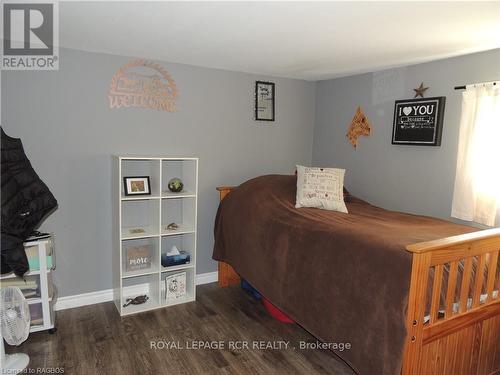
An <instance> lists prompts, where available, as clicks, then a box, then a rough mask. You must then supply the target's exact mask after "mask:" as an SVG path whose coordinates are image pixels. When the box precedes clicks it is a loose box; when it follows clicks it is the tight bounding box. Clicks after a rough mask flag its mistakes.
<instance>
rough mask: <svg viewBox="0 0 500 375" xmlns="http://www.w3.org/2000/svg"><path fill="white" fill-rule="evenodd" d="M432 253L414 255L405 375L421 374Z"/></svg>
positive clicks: (405, 353)
mask: <svg viewBox="0 0 500 375" xmlns="http://www.w3.org/2000/svg"><path fill="white" fill-rule="evenodd" d="M430 255H431V254H430V253H424V254H413V261H412V271H411V282H410V293H409V296H408V311H407V313H406V329H407V331H408V334H407V336H406V341H405V352H404V357H403V371H402V374H403V375H411V374H415V375H418V374H420V370H419V369H420V358H421V352H422V339H423V328H424V322H423V321H422V317H423V316H424V315H425V303H426V292H427V280H428V277H429V266H430V260H431V258H430Z"/></svg>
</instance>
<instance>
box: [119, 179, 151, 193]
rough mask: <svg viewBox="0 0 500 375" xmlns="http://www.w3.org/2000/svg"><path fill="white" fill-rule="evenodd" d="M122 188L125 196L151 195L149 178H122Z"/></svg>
mask: <svg viewBox="0 0 500 375" xmlns="http://www.w3.org/2000/svg"><path fill="white" fill-rule="evenodd" d="M123 188H124V191H125V195H126V196H131V195H151V189H150V187H149V176H137V177H123Z"/></svg>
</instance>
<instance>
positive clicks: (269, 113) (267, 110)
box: [255, 81, 275, 121]
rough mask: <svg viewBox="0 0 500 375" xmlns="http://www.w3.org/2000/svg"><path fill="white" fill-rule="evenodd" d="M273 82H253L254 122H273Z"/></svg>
mask: <svg viewBox="0 0 500 375" xmlns="http://www.w3.org/2000/svg"><path fill="white" fill-rule="evenodd" d="M274 98H275V84H274V82H264V81H256V82H255V120H256V121H274V107H275V105H274Z"/></svg>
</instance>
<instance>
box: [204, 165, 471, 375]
mask: <svg viewBox="0 0 500 375" xmlns="http://www.w3.org/2000/svg"><path fill="white" fill-rule="evenodd" d="M295 192H296V177H295V176H281V175H268V176H262V177H258V178H255V179H252V180H250V181H248V182H246V183H244V184H242V185H241V186H240V187H238V189H236V190H235V191H234V192H232V193H231V194H229V195H228V196H227V197H226V198H225V199H224V200H223V201H222V203H221V205H220V207H219V211H218V214H217V218H216V222H215V247H214V253H213V258H214V259H216V260H221V261H224V262H227V263H229V264H230V265H231V266H233V267H234V269H235V270H236V272H238V273H239V274H240V275H241V277H243V278H245V279H246V280H248V281H249V282H250V284H252V285H253V286H254V287H255V288H256V289H257V290H258V291H259V292H261V293H262V294H263V295H264V296H265V297H266V298H268V299H269V300H270V301H271V302H272V303H273V304H275V305H276V306H277V307H279V308H280V309H281V310H283V311H284V312H285V313H286V314H288V315H289V316H290V317H291V318H293V319H294V320H295V321H296V322H297V323H299V324H300V325H302V326H303V327H304V328H305V329H306V330H308V331H309V332H311V333H312V334H313V335H314V336H316V337H317V338H318V339H320V340H322V341H325V342H329V343H350V344H351V349H350V350H344V351H343V352H337V354H338V355H339V356H340V357H341V358H343V359H344V360H345V361H346V362H348V363H349V364H350V365H351V367H352V368H353V369H354V370H355V371H356V372H357V373H359V374H370V375H371V374H399V373H400V371H401V362H402V354H403V349H404V339H405V336H406V328H405V313H406V306H407V298H408V291H409V284H410V273H411V254H410V253H409V252H407V251H406V250H405V247H406V245H408V244H411V243H415V242H421V241H428V240H432V239H437V238H442V237H447V236H451V235H457V234H461V233H465V232H471V231H474V230H475V229H474V228H470V227H466V226H462V225H457V224H453V223H450V222H447V221H443V220H438V219H434V218H431V217H425V216H416V215H410V214H405V213H400V212H394V211H387V210H384V209H382V208H378V207H375V206H372V205H370V204H368V203H366V202H364V201H362V200H360V199H357V198H353V199H352V201H351V202H350V203H347V208H348V210H349V213H348V214H344V213H339V212H334V211H326V210H320V209H314V208H299V209H297V208H295Z"/></svg>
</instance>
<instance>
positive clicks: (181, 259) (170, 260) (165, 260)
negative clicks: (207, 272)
mask: <svg viewBox="0 0 500 375" xmlns="http://www.w3.org/2000/svg"><path fill="white" fill-rule="evenodd" d="M190 261H191V256H190V255H189V254H188V253H187V252H185V251H180V254H179V255H170V256H168V255H167V254H161V265H162V266H163V267H172V266H179V265H181V264H186V263H189V262H190Z"/></svg>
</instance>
